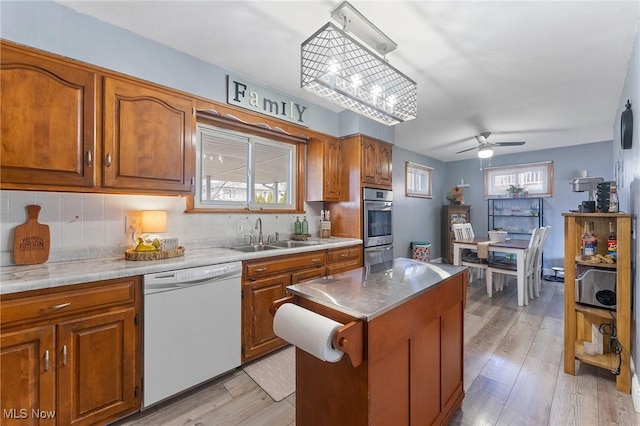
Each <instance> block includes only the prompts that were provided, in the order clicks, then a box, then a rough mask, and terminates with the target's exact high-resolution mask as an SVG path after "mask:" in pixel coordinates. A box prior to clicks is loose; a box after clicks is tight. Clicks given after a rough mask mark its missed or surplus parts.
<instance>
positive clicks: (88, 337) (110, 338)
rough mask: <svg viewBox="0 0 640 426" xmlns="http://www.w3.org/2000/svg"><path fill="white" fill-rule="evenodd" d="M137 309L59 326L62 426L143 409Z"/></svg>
mask: <svg viewBox="0 0 640 426" xmlns="http://www.w3.org/2000/svg"><path fill="white" fill-rule="evenodd" d="M136 327H137V326H136V325H135V309H134V308H124V309H121V310H117V311H113V312H107V313H103V314H97V315H93V316H89V317H84V318H80V319H77V320H72V321H68V322H65V323H61V324H59V325H58V354H57V358H58V424H65V425H71V424H74V425H89V424H95V423H104V422H105V421H106V420H110V419H115V418H118V417H120V416H122V415H125V414H128V413H131V412H134V411H136V410H137V409H138V408H139V407H140V399H139V389H137V383H136V361H135V360H136V353H135V350H136V347H138V346H137V345H136V340H137V335H136V334H137V333H136Z"/></svg>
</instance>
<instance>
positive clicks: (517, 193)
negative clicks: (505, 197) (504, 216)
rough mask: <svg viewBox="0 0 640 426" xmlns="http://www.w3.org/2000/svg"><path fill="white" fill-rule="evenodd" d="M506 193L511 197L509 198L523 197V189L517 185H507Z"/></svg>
mask: <svg viewBox="0 0 640 426" xmlns="http://www.w3.org/2000/svg"><path fill="white" fill-rule="evenodd" d="M507 192H508V193H509V195H510V196H511V198H521V197H522V196H524V187H522V186H519V185H509V187H508V188H507Z"/></svg>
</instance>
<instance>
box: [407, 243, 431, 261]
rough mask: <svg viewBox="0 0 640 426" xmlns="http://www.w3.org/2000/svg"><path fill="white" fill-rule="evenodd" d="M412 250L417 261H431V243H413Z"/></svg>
mask: <svg viewBox="0 0 640 426" xmlns="http://www.w3.org/2000/svg"><path fill="white" fill-rule="evenodd" d="M411 250H412V251H413V258H414V259H415V260H422V261H423V262H428V261H429V252H430V251H431V242H430V241H411Z"/></svg>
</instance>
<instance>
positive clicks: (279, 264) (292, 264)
mask: <svg viewBox="0 0 640 426" xmlns="http://www.w3.org/2000/svg"><path fill="white" fill-rule="evenodd" d="M325 262H326V254H325V252H324V251H317V252H311V253H305V254H299V255H293V256H286V257H284V256H283V257H279V258H272V259H271V260H261V261H256V262H246V263H245V265H244V275H245V279H251V278H256V277H262V276H265V275H270V274H275V273H280V272H286V271H295V270H296V269H304V268H309V267H318V268H324V265H325Z"/></svg>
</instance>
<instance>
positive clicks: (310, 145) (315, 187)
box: [307, 136, 341, 201]
mask: <svg viewBox="0 0 640 426" xmlns="http://www.w3.org/2000/svg"><path fill="white" fill-rule="evenodd" d="M340 164H341V163H340V140H339V139H338V138H333V137H330V136H325V137H318V138H312V139H310V140H309V142H307V201H340Z"/></svg>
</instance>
